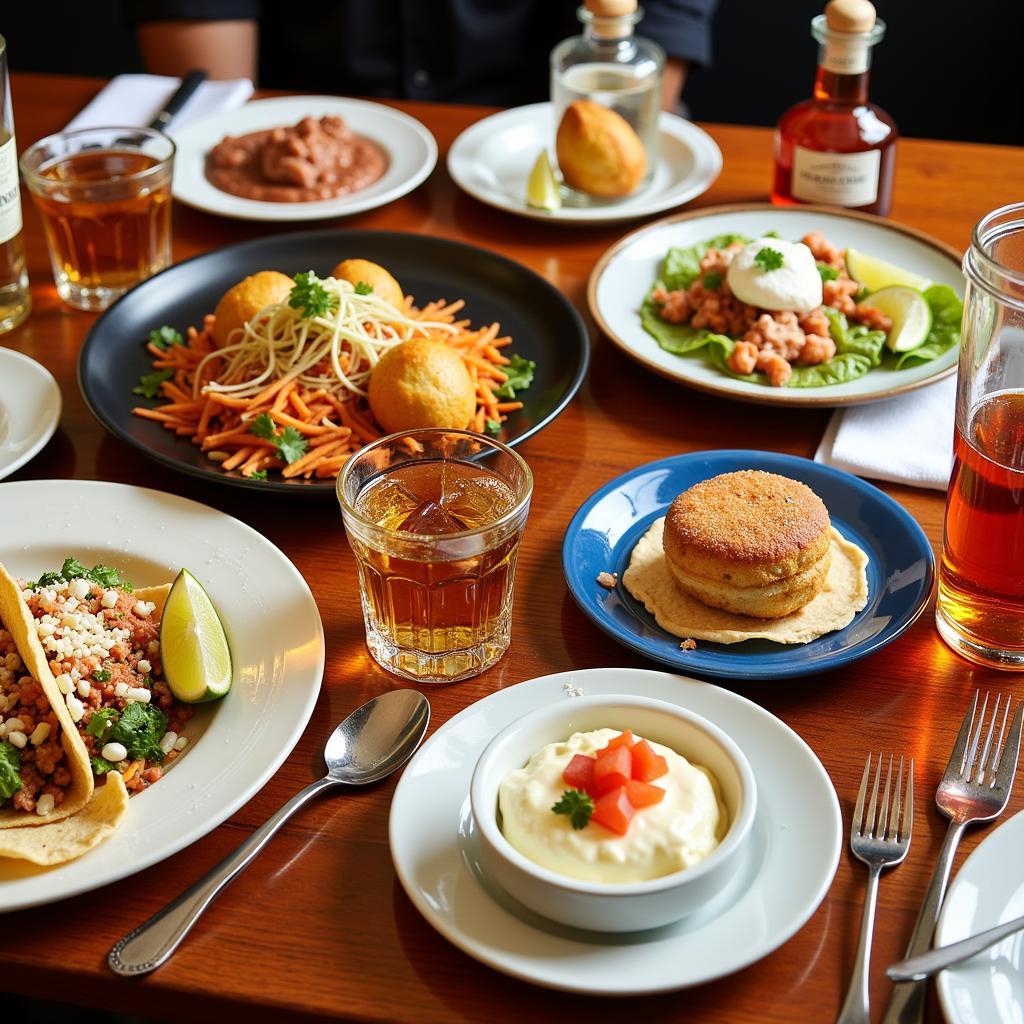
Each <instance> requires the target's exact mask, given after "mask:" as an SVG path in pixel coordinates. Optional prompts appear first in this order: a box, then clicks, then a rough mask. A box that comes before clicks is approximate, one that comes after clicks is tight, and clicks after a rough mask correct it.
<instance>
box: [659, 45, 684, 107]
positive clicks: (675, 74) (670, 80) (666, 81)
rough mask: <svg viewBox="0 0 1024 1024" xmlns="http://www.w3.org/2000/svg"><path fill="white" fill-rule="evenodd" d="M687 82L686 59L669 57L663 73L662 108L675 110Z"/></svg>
mask: <svg viewBox="0 0 1024 1024" xmlns="http://www.w3.org/2000/svg"><path fill="white" fill-rule="evenodd" d="M685 84H686V61H685V60H676V59H675V57H669V59H668V60H666V61H665V70H664V71H663V72H662V74H661V109H662V110H668V111H671V112H673V113H674V112H675V110H676V108H677V107H678V106H679V97H680V96H682V94H683V86H684V85H685Z"/></svg>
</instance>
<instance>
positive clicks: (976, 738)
mask: <svg viewBox="0 0 1024 1024" xmlns="http://www.w3.org/2000/svg"><path fill="white" fill-rule="evenodd" d="M989 696H990V695H989V694H988V693H986V694H984V696H983V697H982V702H981V710H980V711H979V710H978V691H975V694H974V697H973V698H972V699H971V705H970V707H969V708H968V709H967V713H966V714H965V715H964V720H963V723H962V724H961V726H960V732H959V734H958V735H957V738H956V743H955V744H954V746H953V752H952V755H951V756H950V759H949V761H950V763H949V768H948V769H947V771H949V770H950V769H953V768H954V767H955V766H956V765H957V764H958V763H959V772H958V774H959V775H960V777H961V778H963V779H964V780H965V781H966V782H969V783H970V782H973V783H974V784H975V785H977V786H986V787H988V788H989V789H991V788H993V787H994V786H996V785H997V784H998V783H999V781H1000V776H999V765H1000V762H1001V760H1002V755H1003V752H1004V750H1006V749H1008V748H1010V749H1014V750H1015V749H1016V748H1017V747H1019V745H1020V730H1021V714H1022V707H1024V706H1022V705H1018V707H1017V714H1016V715H1014V718H1013V722H1012V724H1011V726H1010V735H1009V737H1007V732H1006V724H1007V721H1008V720H1009V717H1010V705H1011V703H1012V702H1011V699H1010V697H1009V696H1007V695H1006V694H1001V693H997V694H996V695H995V701H994V702H993V705H992V714H991V717H990V718H989V719H988V728H987V729H986V728H985V725H986V722H985V716H986V712H987V710H988V705H989ZM983 735H984V739H982V736H983ZM1004 741H1005V742H1004ZM1016 760H1017V759H1016V756H1015V755H1011V757H1009V758H1007V761H1008V762H1009V761H1013V762H1016ZM1011 771H1012V769H1011ZM1003 774H1005V772H1004V773H1003Z"/></svg>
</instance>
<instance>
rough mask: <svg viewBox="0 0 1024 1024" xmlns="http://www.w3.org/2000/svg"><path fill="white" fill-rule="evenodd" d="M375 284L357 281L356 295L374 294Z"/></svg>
mask: <svg viewBox="0 0 1024 1024" xmlns="http://www.w3.org/2000/svg"><path fill="white" fill-rule="evenodd" d="M372 294H373V285H372V284H367V283H366V282H365V281H357V282H356V295H372Z"/></svg>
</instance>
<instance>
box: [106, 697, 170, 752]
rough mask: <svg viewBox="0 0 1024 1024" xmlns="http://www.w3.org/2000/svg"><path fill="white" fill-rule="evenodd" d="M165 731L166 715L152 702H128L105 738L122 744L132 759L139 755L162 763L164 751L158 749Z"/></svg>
mask: <svg viewBox="0 0 1024 1024" xmlns="http://www.w3.org/2000/svg"><path fill="white" fill-rule="evenodd" d="M165 732H167V716H166V715H165V714H164V713H163V712H162V711H161V710H160V709H159V708H155V707H153V705H152V704H128V705H127V706H126V707H125V709H124V711H122V712H121V717H120V718H119V719H118V720H117V724H116V725H115V726H114V728H113V729H111V730H110V733H109V735H108V736H107V740H108V741H109V742H111V743H122V744H124V748H125V750H127V751H128V756H129V757H130V758H132V759H133V760H134V759H135V758H140V757H141V758H145V759H146V760H148V761H156V763H157V764H162V763H163V759H164V752H163V751H162V750H161V749H160V740H161V739H163V735H164V733H165Z"/></svg>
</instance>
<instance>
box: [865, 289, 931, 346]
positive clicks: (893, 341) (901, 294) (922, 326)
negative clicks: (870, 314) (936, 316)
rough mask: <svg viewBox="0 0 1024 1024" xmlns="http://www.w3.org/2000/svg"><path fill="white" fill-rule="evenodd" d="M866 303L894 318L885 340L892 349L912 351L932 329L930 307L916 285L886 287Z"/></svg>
mask: <svg viewBox="0 0 1024 1024" xmlns="http://www.w3.org/2000/svg"><path fill="white" fill-rule="evenodd" d="M865 305H867V306H874V307H875V309H880V310H881V311H882V312H883V313H884V314H885V315H886V316H887V317H889V318H890V319H891V320H892V330H891V331H890V332H889V337H888V338H886V339H885V343H886V345H888V346H889V348H891V349H892V351H893V352H909V351H910V350H911V349H913V348H917V347H918V345H921V344H923V343H924V340H925V338H927V337H928V332H929V331H930V330H931V329H932V311H931V307H930V306H929V305H928V303H927V302H925V298H924V296H923V295H922V294H921V293H920V292H919V291H915V290H914V289H913V288H905V287H903V285H895V286H894V287H892V288H883V289H882V290H881V291H878V292H873V293H872V294H871V295H869V296H868V298H867V299H866V300H865Z"/></svg>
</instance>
